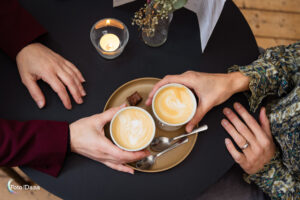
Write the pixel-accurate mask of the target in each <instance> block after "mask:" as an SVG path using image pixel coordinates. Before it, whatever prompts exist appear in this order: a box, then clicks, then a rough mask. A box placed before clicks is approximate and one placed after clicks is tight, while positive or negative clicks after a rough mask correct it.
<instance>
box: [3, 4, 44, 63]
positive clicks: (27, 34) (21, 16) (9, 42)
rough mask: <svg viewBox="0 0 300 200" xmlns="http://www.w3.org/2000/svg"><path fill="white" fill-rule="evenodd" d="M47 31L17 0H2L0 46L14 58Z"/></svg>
mask: <svg viewBox="0 0 300 200" xmlns="http://www.w3.org/2000/svg"><path fill="white" fill-rule="evenodd" d="M45 33H46V30H45V29H44V28H43V27H42V26H41V25H40V24H39V23H38V22H37V21H36V20H35V19H34V18H33V17H32V15H30V14H29V13H28V12H27V11H26V10H24V9H23V8H22V7H21V5H20V4H19V2H18V1H17V0H0V48H1V49H2V50H3V51H4V52H5V53H7V54H8V55H9V56H10V57H11V58H12V59H13V60H15V59H16V55H17V54H18V52H19V51H20V50H21V49H22V48H23V47H25V46H26V45H28V44H29V43H30V42H32V41H33V40H34V39H36V38H37V37H39V36H41V35H43V34H45Z"/></svg>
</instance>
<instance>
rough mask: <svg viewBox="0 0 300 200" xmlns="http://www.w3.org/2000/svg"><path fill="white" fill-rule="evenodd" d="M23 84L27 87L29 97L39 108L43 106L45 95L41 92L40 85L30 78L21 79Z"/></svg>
mask: <svg viewBox="0 0 300 200" xmlns="http://www.w3.org/2000/svg"><path fill="white" fill-rule="evenodd" d="M23 83H24V85H25V86H26V87H27V89H28V91H29V93H30V95H31V97H32V98H33V100H34V101H35V102H36V104H37V106H38V107H39V108H43V107H44V106H45V102H46V100H45V96H44V94H43V92H42V91H41V89H40V87H39V86H38V84H37V83H36V81H35V80H33V79H31V78H27V79H25V80H23Z"/></svg>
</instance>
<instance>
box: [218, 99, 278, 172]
mask: <svg viewBox="0 0 300 200" xmlns="http://www.w3.org/2000/svg"><path fill="white" fill-rule="evenodd" d="M234 109H235V110H236V112H237V113H238V114H239V115H240V116H241V117H242V119H243V120H244V121H245V122H246V124H247V125H245V124H244V123H243V122H242V121H241V120H240V119H239V118H238V116H236V114H235V113H234V112H233V111H232V110H231V109H229V108H225V109H224V114H225V115H226V117H227V118H228V119H229V120H230V122H231V123H230V122H229V121H228V120H226V119H223V120H222V122H221V124H222V126H223V127H224V128H225V130H226V131H227V132H228V133H229V134H230V135H231V137H232V138H233V140H234V141H235V142H236V144H237V145H238V146H239V147H240V148H241V149H242V151H243V153H241V152H239V151H237V149H236V148H235V147H234V145H233V143H232V141H231V140H230V139H228V138H226V139H225V144H226V147H227V149H228V151H229V153H230V154H231V156H232V157H233V159H234V160H235V162H237V163H238V164H239V165H240V166H241V167H242V168H243V169H244V171H245V172H246V173H248V174H255V173H257V172H258V171H260V170H261V169H262V168H263V167H264V165H265V164H267V163H269V162H270V160H271V159H272V158H273V157H274V155H275V151H276V147H275V143H274V142H273V138H272V133H271V129H270V123H269V119H268V117H267V115H266V109H265V108H262V109H261V110H260V115H259V121H260V125H259V124H258V123H257V122H256V120H255V119H254V118H253V117H252V116H251V115H250V114H249V113H248V112H247V110H246V109H245V108H244V107H243V106H242V105H241V104H239V103H235V104H234ZM247 143H248V147H246V148H245V147H244V149H243V146H244V145H245V144H247Z"/></svg>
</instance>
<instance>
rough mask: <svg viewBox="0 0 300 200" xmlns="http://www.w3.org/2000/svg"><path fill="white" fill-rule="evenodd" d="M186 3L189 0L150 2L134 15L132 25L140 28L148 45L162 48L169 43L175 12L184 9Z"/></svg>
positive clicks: (156, 0)
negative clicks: (170, 28)
mask: <svg viewBox="0 0 300 200" xmlns="http://www.w3.org/2000/svg"><path fill="white" fill-rule="evenodd" d="M186 2H187V0H152V1H149V0H148V1H147V3H146V4H145V5H144V7H142V8H140V9H139V10H138V11H137V12H136V13H135V14H134V17H133V21H132V24H133V25H137V26H138V27H139V29H140V30H141V32H142V38H143V40H144V42H145V43H146V44H147V45H149V46H151V47H158V46H161V45H163V44H164V43H165V42H166V41H167V38H168V30H169V24H170V23H171V21H172V18H173V12H174V11H175V10H178V9H180V8H182V7H183V6H184V5H185V4H186Z"/></svg>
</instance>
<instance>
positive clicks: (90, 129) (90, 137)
mask: <svg viewBox="0 0 300 200" xmlns="http://www.w3.org/2000/svg"><path fill="white" fill-rule="evenodd" d="M123 107H125V104H124V105H122V106H120V107H115V108H111V109H109V110H107V111H105V112H103V113H101V114H96V115H93V116H90V117H86V118H83V119H80V120H78V121H76V122H74V123H72V124H71V125H70V138H71V151H72V152H75V153H78V154H81V155H83V156H86V157H88V158H91V159H93V160H96V161H98V162H101V163H103V164H105V165H106V166H108V167H110V168H112V169H115V170H118V171H122V172H128V173H131V174H133V173H134V170H133V169H132V168H130V167H127V166H125V165H124V164H125V163H129V162H133V161H136V160H140V159H142V158H144V157H146V156H148V155H149V152H148V151H146V150H144V151H138V152H129V151H124V150H122V149H120V148H119V147H117V146H116V145H114V144H113V143H112V142H111V141H110V140H109V139H107V138H106V137H105V134H104V129H103V127H104V125H105V124H106V123H108V122H110V121H111V119H112V118H113V116H114V115H115V113H116V112H117V111H118V110H120V109H121V108H123Z"/></svg>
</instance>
